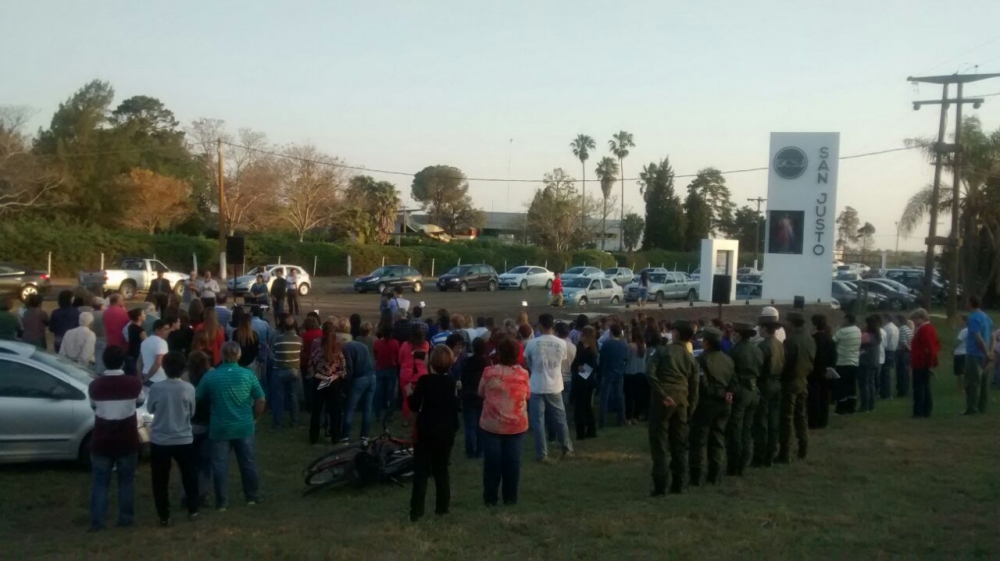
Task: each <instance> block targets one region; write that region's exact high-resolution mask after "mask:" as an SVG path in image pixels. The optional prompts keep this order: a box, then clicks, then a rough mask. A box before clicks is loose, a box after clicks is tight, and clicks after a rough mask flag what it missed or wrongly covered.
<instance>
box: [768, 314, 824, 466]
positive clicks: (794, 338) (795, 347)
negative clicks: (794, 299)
mask: <svg viewBox="0 0 1000 561" xmlns="http://www.w3.org/2000/svg"><path fill="white" fill-rule="evenodd" d="M788 322H789V323H790V324H791V330H790V331H789V333H788V337H786V338H785V343H784V346H785V368H784V370H783V371H782V374H781V423H780V428H779V434H780V449H779V451H778V459H777V461H778V463H779V464H787V463H788V462H789V459H788V455H789V451H788V449H789V447H790V443H791V439H792V425H793V423H794V425H795V436H796V438H798V441H799V459H802V460H804V459H805V458H806V454H807V452H808V448H809V425H808V420H807V417H806V397H807V378H808V377H809V374H811V373H812V370H813V362H814V361H815V360H816V341H814V340H813V338H812V337H810V336H809V335H808V334H807V333H806V330H805V324H806V320H805V318H804V317H803V316H802V314H800V313H798V312H792V313H790V314H788Z"/></svg>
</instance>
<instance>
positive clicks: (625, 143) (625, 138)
mask: <svg viewBox="0 0 1000 561" xmlns="http://www.w3.org/2000/svg"><path fill="white" fill-rule="evenodd" d="M608 148H610V149H611V153H612V154H614V155H615V156H617V157H618V168H619V169H620V170H621V172H622V200H621V201H619V203H620V204H621V205H622V209H621V210H622V212H621V222H619V223H618V224H619V228H621V225H622V224H624V223H625V162H624V161H623V160H624V159H625V157H626V156H628V149H629V148H635V142H633V141H632V133H630V132H625V131H618V133H617V134H613V135H611V140H609V141H608ZM622 243H624V236H621V237H620V238H619V242H618V244H619V245H618V251H621V250H622V249H623V248H624V246H623V245H622Z"/></svg>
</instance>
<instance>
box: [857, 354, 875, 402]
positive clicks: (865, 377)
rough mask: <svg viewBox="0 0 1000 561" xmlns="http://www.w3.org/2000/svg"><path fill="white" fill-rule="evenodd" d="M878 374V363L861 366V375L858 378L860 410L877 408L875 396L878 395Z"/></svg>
mask: <svg viewBox="0 0 1000 561" xmlns="http://www.w3.org/2000/svg"><path fill="white" fill-rule="evenodd" d="M878 374H879V367H878V365H874V366H862V367H861V375H860V376H859V378H858V401H859V405H858V411H859V412H864V411H874V410H875V396H876V395H878V390H877V389H876V386H877V385H878V382H877V381H876V380H877V378H878Z"/></svg>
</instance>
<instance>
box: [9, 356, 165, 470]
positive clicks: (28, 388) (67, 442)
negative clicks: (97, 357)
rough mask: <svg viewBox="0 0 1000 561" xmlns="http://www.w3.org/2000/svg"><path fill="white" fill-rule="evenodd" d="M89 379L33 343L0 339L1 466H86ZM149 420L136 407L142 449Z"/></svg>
mask: <svg viewBox="0 0 1000 561" xmlns="http://www.w3.org/2000/svg"><path fill="white" fill-rule="evenodd" d="M94 377H95V375H94V374H93V373H92V372H90V371H89V370H86V369H84V368H82V367H80V366H79V365H77V364H75V363H73V362H70V361H68V360H66V359H64V358H63V357H61V356H58V355H54V354H50V353H48V352H46V351H42V350H39V349H38V348H37V347H35V346H34V345H29V344H26V343H19V342H16V341H0V463H9V462H34V461H42V460H79V461H80V462H83V463H86V462H88V461H89V460H90V435H91V433H92V432H93V430H94V410H93V409H91V407H90V400H89V399H88V397H87V386H89V385H90V382H91V380H93V379H94ZM152 420H153V418H152V415H150V414H149V413H148V412H147V411H146V409H145V407H144V406H140V407H139V409H138V411H137V412H136V424H137V426H138V428H139V440H140V441H141V442H142V444H143V445H145V444H148V443H149V425H150V424H151V423H152Z"/></svg>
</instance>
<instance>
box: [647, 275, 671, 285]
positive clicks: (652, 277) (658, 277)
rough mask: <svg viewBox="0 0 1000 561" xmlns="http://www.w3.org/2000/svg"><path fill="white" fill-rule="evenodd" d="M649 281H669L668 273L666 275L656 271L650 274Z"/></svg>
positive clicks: (657, 282) (658, 282) (661, 282)
mask: <svg viewBox="0 0 1000 561" xmlns="http://www.w3.org/2000/svg"><path fill="white" fill-rule="evenodd" d="M649 282H650V284H653V283H656V284H663V283H665V282H667V275H664V274H663V273H654V274H652V275H649Z"/></svg>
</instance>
